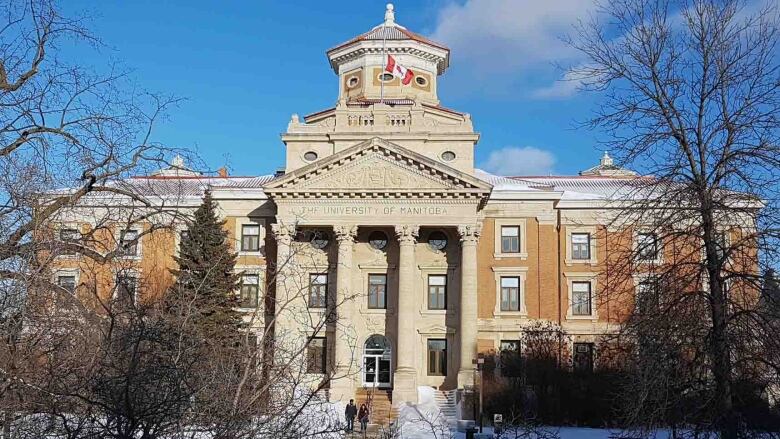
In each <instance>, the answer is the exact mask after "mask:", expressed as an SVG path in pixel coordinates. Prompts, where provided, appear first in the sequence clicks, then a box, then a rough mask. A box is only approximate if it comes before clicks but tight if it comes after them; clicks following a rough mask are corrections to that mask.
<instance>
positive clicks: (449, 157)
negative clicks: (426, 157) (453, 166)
mask: <svg viewBox="0 0 780 439" xmlns="http://www.w3.org/2000/svg"><path fill="white" fill-rule="evenodd" d="M441 159H442V160H444V161H445V162H451V161H453V160H455V153H454V152H452V151H444V152H443V153H441Z"/></svg>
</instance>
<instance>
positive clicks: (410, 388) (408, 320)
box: [393, 225, 420, 403]
mask: <svg viewBox="0 0 780 439" xmlns="http://www.w3.org/2000/svg"><path fill="white" fill-rule="evenodd" d="M419 233H420V227H419V226H412V225H403V226H396V227H395V234H396V236H398V246H399V252H398V313H397V316H398V346H397V348H396V352H397V353H398V359H397V361H396V369H395V373H394V379H393V402H394V403H400V402H402V401H408V402H412V403H416V402H417V370H416V368H415V360H416V358H415V355H414V352H415V348H414V345H415V331H414V318H412V317H411V316H413V315H414V314H415V312H416V310H415V304H416V301H415V297H414V270H415V254H414V252H415V245H416V243H417V236H418V235H419Z"/></svg>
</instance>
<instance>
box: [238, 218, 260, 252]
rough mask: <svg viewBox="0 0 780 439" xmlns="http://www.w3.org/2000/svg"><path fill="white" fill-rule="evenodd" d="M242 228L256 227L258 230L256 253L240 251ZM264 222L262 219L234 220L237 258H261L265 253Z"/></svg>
mask: <svg viewBox="0 0 780 439" xmlns="http://www.w3.org/2000/svg"><path fill="white" fill-rule="evenodd" d="M244 226H257V227H259V228H260V230H259V234H258V236H257V239H258V245H257V251H244V250H241V241H242V240H243V233H242V232H243V227H244ZM265 229H266V227H265V220H264V219H262V218H250V217H240V218H236V253H238V255H239V256H249V255H253V256H262V255H263V253H264V252H265V238H266V230H265Z"/></svg>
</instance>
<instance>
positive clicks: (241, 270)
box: [234, 264, 265, 312]
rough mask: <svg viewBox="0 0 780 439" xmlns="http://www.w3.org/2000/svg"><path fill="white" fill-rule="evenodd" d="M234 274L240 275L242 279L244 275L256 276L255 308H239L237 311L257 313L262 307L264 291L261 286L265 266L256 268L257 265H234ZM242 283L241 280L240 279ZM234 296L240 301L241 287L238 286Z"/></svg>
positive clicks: (263, 282)
mask: <svg viewBox="0 0 780 439" xmlns="http://www.w3.org/2000/svg"><path fill="white" fill-rule="evenodd" d="M234 272H235V273H236V274H239V275H241V276H242V277H243V276H245V275H257V307H256V308H244V307H241V306H239V307H238V308H237V309H238V310H239V311H242V312H255V311H256V310H257V311H259V310H260V309H262V307H263V298H264V297H265V289H264V288H263V286H264V285H265V266H262V265H261V266H258V265H238V264H237V265H236V266H235V269H234ZM241 281H242V282H243V279H241ZM236 296H237V297H238V298H239V299H240V298H241V285H239V286H238V291H236Z"/></svg>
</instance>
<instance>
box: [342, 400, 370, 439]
mask: <svg viewBox="0 0 780 439" xmlns="http://www.w3.org/2000/svg"><path fill="white" fill-rule="evenodd" d="M363 405H365V404H363ZM357 413H358V411H357V406H356V405H355V400H354V399H350V400H349V404H347V408H346V409H344V417H345V418H347V431H350V432H351V431H354V430H355V416H356V415H357Z"/></svg>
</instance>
